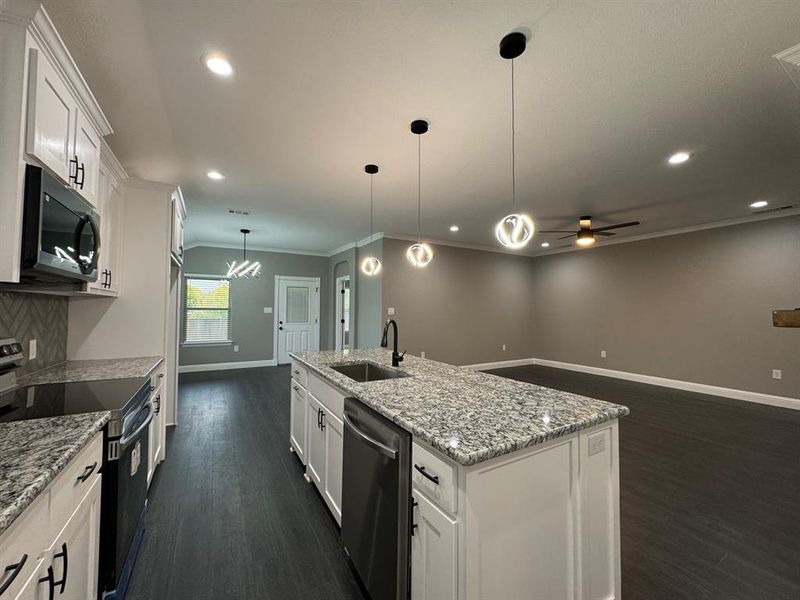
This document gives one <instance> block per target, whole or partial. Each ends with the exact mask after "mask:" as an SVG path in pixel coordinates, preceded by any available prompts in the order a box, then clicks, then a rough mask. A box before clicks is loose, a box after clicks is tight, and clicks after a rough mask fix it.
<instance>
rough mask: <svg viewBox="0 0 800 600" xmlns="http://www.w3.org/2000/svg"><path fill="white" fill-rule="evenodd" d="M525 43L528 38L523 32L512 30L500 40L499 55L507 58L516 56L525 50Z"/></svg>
mask: <svg viewBox="0 0 800 600" xmlns="http://www.w3.org/2000/svg"><path fill="white" fill-rule="evenodd" d="M527 43H528V40H527V38H526V37H525V34H524V33H520V32H519V31H512V32H511V33H509V34H508V35H506V36H505V37H504V38H503V39H502V40H500V56H502V57H503V58H507V59H514V58H517V57H518V56H519V55H520V54H522V53H523V52H525V46H526V45H527Z"/></svg>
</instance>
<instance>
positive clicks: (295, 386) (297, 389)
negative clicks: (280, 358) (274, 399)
mask: <svg viewBox="0 0 800 600" xmlns="http://www.w3.org/2000/svg"><path fill="white" fill-rule="evenodd" d="M292 393H293V394H297V395H298V396H300V397H301V398H302V399H303V400H305V399H306V388H304V387H303V386H302V385H300V384H299V383H297V381H296V380H295V379H292Z"/></svg>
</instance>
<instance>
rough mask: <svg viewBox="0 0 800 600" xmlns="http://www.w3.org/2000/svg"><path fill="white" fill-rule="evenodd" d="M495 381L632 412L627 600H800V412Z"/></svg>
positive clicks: (526, 377)
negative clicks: (551, 390)
mask: <svg viewBox="0 0 800 600" xmlns="http://www.w3.org/2000/svg"><path fill="white" fill-rule="evenodd" d="M493 373H496V374H498V375H502V376H504V377H511V378H513V379H519V380H522V381H528V382H531V383H536V384H539V385H543V386H547V387H551V388H556V389H561V390H566V391H570V392H574V393H577V394H583V395H585V396H592V397H594V398H600V399H602V400H608V401H613V402H619V403H620V404H625V405H627V406H629V407H630V409H631V414H630V416H628V417H625V418H624V419H622V420H621V421H620V495H621V501H620V505H621V529H622V544H621V545H622V597H623V598H624V600H661V599H664V600H666V599H669V600H684V599H685V600H706V599H714V600H738V599H742V600H744V599H747V600H762V599H763V600H782V599H786V600H798V599H800V411H793V410H788V409H780V408H773V407H769V406H762V405H757V404H751V403H747V402H739V401H735V400H727V399H723V398H717V397H713V396H705V395H701V394H694V393H691V392H683V391H679V390H673V389H670V388H663V387H656V386H650V385H644V384H639V383H633V382H629V381H623V380H618V379H611V378H606V377H598V376H595V375H588V374H584V373H576V372H570V371H564V370H560V369H552V368H547V367H536V366H526V367H513V368H508V369H499V370H496V371H493Z"/></svg>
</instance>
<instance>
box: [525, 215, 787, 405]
mask: <svg viewBox="0 0 800 600" xmlns="http://www.w3.org/2000/svg"><path fill="white" fill-rule="evenodd" d="M532 262H533V280H534V283H535V285H534V287H533V296H532V298H531V299H532V305H533V315H534V321H533V325H532V327H531V329H530V334H531V338H532V340H533V342H534V347H533V352H532V353H531V356H535V357H537V358H545V359H551V360H557V361H564V362H569V363H577V364H581V365H592V366H597V367H603V368H607V369H615V370H620V371H629V372H633V373H642V374H647V375H655V376H658V377H667V378H670V379H678V380H684V381H693V382H699V383H705V384H710V385H718V386H722V387H728V388H735V389H742V390H751V391H756V392H762V393H767V394H776V395H780V396H790V397H800V330H797V329H779V328H774V327H772V321H771V311H772V309H774V308H794V307H797V306H800V217H788V218H779V219H770V220H766V221H757V222H753V223H748V224H743V225H736V226H729V227H721V228H718V229H708V230H705V231H698V232H693V233H688V234H683V235H675V236H669V237H662V238H654V239H650V240H644V241H641V242H632V243H628V244H619V245H613V246H606V247H602V246H598V247H597V248H593V249H592V250H589V251H585V252H571V253H567V254H558V255H551V256H546V257H540V258H536V259H534V260H533V261H532ZM601 350H606V351H607V354H608V356H607V358H605V359H601V358H600V351H601ZM772 369H781V370H782V371H783V379H782V380H780V381H778V380H774V379H772Z"/></svg>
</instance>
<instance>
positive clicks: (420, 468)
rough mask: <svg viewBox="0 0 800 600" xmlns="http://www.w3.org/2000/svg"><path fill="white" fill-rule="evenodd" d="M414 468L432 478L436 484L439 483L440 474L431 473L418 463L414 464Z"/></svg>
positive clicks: (427, 477) (424, 475)
mask: <svg viewBox="0 0 800 600" xmlns="http://www.w3.org/2000/svg"><path fill="white" fill-rule="evenodd" d="M414 468H415V469H416V470H417V471H419V472H420V473H422V476H423V477H425V478H426V479H430V480H431V481H432V482H433V483H435V484H436V485H439V476H438V475H431V474H430V473H428V472H427V471H426V470H425V467H420V466H419V465H418V464H414Z"/></svg>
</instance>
